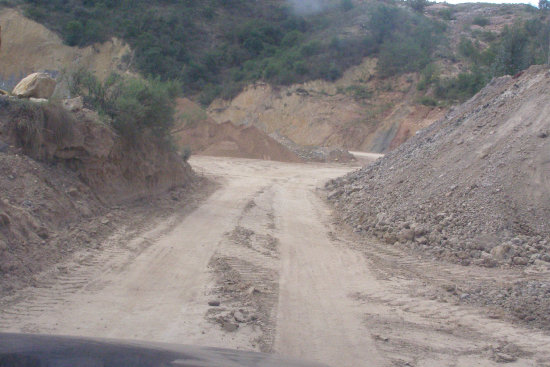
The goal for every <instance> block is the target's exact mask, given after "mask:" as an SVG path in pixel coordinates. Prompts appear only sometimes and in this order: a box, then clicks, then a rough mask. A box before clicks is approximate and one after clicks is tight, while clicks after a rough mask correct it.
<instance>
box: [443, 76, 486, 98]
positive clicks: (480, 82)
mask: <svg viewBox="0 0 550 367" xmlns="http://www.w3.org/2000/svg"><path fill="white" fill-rule="evenodd" d="M488 81H489V80H488V75H487V74H486V73H483V72H482V71H481V70H480V69H474V70H473V71H471V72H468V73H461V74H459V75H458V76H457V77H455V78H448V79H445V80H443V81H441V82H439V83H438V84H437V85H436V88H435V95H436V96H437V97H439V98H441V99H446V100H449V101H456V102H463V101H465V100H466V99H468V98H470V97H471V96H473V95H474V94H476V93H477V92H479V91H480V90H481V88H483V87H484V86H485V85H486V84H487V82H488Z"/></svg>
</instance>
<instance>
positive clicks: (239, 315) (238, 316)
mask: <svg viewBox="0 0 550 367" xmlns="http://www.w3.org/2000/svg"><path fill="white" fill-rule="evenodd" d="M233 318H234V319H235V321H237V322H239V323H241V324H242V323H245V322H246V321H247V319H246V317H245V316H244V315H243V313H242V312H241V311H236V312H235V313H234V314H233Z"/></svg>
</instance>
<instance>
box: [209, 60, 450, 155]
mask: <svg viewBox="0 0 550 367" xmlns="http://www.w3.org/2000/svg"><path fill="white" fill-rule="evenodd" d="M375 65H376V63H375V62H374V61H373V60H369V59H367V60H365V62H364V63H363V64H361V65H359V66H356V67H353V68H351V69H350V70H348V71H347V72H346V73H345V75H344V76H343V77H342V78H341V79H340V80H338V81H336V82H334V83H331V82H326V81H312V82H308V83H304V84H296V85H292V86H288V87H274V86H271V85H268V84H265V83H256V84H254V85H251V86H249V87H248V88H246V89H245V90H244V91H243V92H242V93H240V94H239V95H238V96H237V97H235V98H234V99H233V100H232V101H222V100H216V101H214V102H213V103H212V104H211V105H210V107H209V108H208V114H209V116H210V117H211V118H213V119H214V120H216V121H217V122H219V123H221V122H224V121H227V120H229V121H232V122H233V123H235V124H236V125H247V126H248V125H254V126H256V127H257V128H259V129H261V130H263V131H264V132H266V133H268V134H274V133H275V134H280V135H283V136H286V137H288V138H290V139H291V140H292V141H293V142H295V143H296V144H298V145H300V146H320V147H328V148H343V149H348V150H357V151H369V152H386V151H389V150H391V149H393V148H395V147H397V146H399V145H400V144H402V143H403V142H404V141H406V140H407V139H408V138H409V137H411V136H413V135H414V134H415V132H416V131H417V130H418V129H420V128H424V127H426V126H428V125H429V124H431V123H432V122H434V121H436V120H437V119H439V118H441V117H442V116H443V115H444V114H445V112H446V110H445V109H443V108H440V107H428V106H423V105H418V104H417V103H416V96H415V94H414V92H415V91H416V88H415V87H414V85H413V82H412V81H410V82H409V80H414V75H407V76H400V77H395V78H389V79H388V80H383V81H382V80H378V79H377V78H374V77H373V78H371V76H373V75H375ZM371 79H372V80H371ZM361 80H369V81H368V82H360V81H361ZM384 83H387V84H389V85H391V90H385V89H384V88H383V87H384V86H383V85H382V84H384ZM350 86H351V88H353V87H356V88H360V89H361V90H363V89H362V88H364V91H365V92H368V93H372V94H373V95H372V97H368V98H362V99H361V98H356V97H355V96H354V95H350V93H352V92H350V91H349V88H350Z"/></svg>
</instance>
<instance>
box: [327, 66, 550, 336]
mask: <svg viewBox="0 0 550 367" xmlns="http://www.w3.org/2000/svg"><path fill="white" fill-rule="evenodd" d="M549 87H550V72H549V70H548V68H547V67H531V68H530V69H529V70H527V71H525V72H524V73H523V74H521V75H517V76H516V77H510V76H506V77H502V78H498V79H495V80H493V81H492V82H491V83H490V84H489V85H488V86H487V87H485V88H484V89H483V90H482V91H481V92H479V93H478V94H477V95H476V96H475V97H474V98H472V99H471V100H469V101H468V102H467V103H465V104H463V105H461V106H460V107H458V108H456V109H453V110H451V111H450V112H449V114H448V115H447V116H446V118H445V119H443V120H441V121H439V122H437V123H435V124H432V125H431V126H430V127H428V128H426V129H423V130H421V132H420V133H419V134H417V135H416V136H415V137H414V138H412V139H411V140H409V141H408V142H407V143H405V144H404V145H402V146H401V147H399V148H398V149H396V150H395V151H393V152H391V153H389V154H387V155H386V156H385V157H384V158H383V159H380V160H379V161H377V162H376V163H374V164H372V165H370V166H367V167H365V168H363V169H362V170H360V171H357V172H354V173H351V174H349V175H347V176H345V177H343V178H340V179H337V180H334V181H332V182H330V183H329V184H328V185H327V189H328V190H329V194H328V197H329V199H330V201H331V202H333V203H334V205H335V207H336V208H337V209H338V211H339V213H340V215H341V217H342V219H343V220H344V221H345V222H346V223H348V224H349V225H350V226H352V227H353V228H354V229H355V231H356V232H358V233H360V234H361V235H365V236H375V237H378V238H379V239H380V240H382V241H384V242H385V243H387V246H392V245H393V246H398V247H402V248H406V249H408V250H410V251H414V252H415V253H416V254H418V255H421V256H424V257H427V258H437V259H440V260H444V261H449V262H456V263H460V264H462V265H478V266H484V267H497V266H504V267H509V266H510V267H513V266H520V267H529V268H530V269H532V271H530V273H532V274H538V273H539V272H540V273H541V274H546V273H545V272H546V271H547V270H548V269H549V268H550V256H549V251H550V242H549V238H550V226H549V225H550V222H549V221H548V218H550V190H549V187H550V165H549V164H550V161H549V160H548V157H550V140H549V138H548V137H549V134H550V119H549V118H548V116H549V115H548V113H546V112H547V111H546V110H547V106H548V104H547V103H546V101H547V100H548V98H549V97H550V96H549V90H550V88H549ZM495 281H497V282H498V280H496V279H495ZM544 284H545V281H536V280H533V281H532V282H530V283H527V284H526V283H523V282H519V281H517V282H515V283H514V282H512V283H511V284H506V283H505V284H504V285H502V284H498V285H494V287H503V288H506V292H505V294H504V295H502V296H498V295H496V293H495V294H493V293H491V294H487V293H486V291H487V289H484V288H483V287H481V288H479V289H478V290H476V291H472V292H473V293H474V295H473V296H472V298H473V299H474V300H476V302H482V303H483V302H484V303H485V304H491V302H493V303H495V304H498V305H501V306H504V307H506V308H509V309H510V308H511V309H512V310H513V311H514V312H517V314H516V315H517V316H518V317H519V315H523V317H522V318H525V317H526V316H527V315H528V314H529V313H532V314H533V317H532V318H531V319H530V320H528V321H533V324H534V325H537V326H541V325H545V327H546V326H548V325H550V324H549V322H550V320H549V319H548V314H547V311H546V310H547V309H548V305H549V304H550V299H549V298H548V293H547V292H546V290H545V286H544ZM497 289H498V288H497ZM527 295H529V297H534V298H526V299H523V297H527ZM495 297H497V298H498V297H500V299H495ZM529 302H531V303H532V305H528V304H526V303H529Z"/></svg>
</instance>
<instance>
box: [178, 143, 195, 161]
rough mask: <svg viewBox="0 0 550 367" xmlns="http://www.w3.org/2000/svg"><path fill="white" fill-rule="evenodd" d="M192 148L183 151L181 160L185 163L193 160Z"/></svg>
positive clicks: (185, 148) (184, 148)
mask: <svg viewBox="0 0 550 367" xmlns="http://www.w3.org/2000/svg"><path fill="white" fill-rule="evenodd" d="M191 153H192V152H191V148H189V147H187V146H186V147H183V148H182V149H181V153H180V154H181V158H182V159H183V161H184V162H187V161H188V160H189V158H191Z"/></svg>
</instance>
